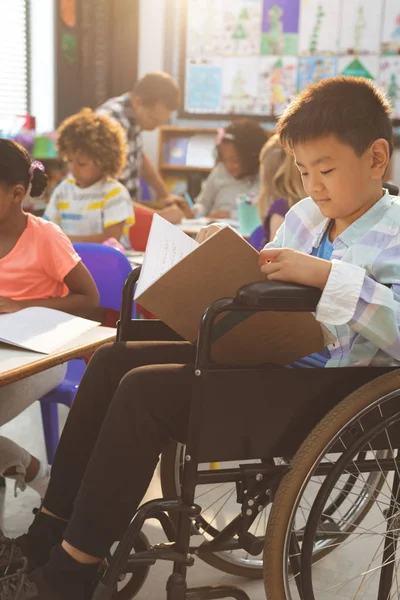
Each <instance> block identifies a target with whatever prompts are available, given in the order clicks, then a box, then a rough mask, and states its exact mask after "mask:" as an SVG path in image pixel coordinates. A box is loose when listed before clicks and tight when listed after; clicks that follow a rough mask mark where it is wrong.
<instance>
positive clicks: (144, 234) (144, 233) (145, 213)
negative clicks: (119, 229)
mask: <svg viewBox="0 0 400 600" xmlns="http://www.w3.org/2000/svg"><path fill="white" fill-rule="evenodd" d="M153 215H154V212H153V211H152V210H149V209H148V208H144V207H143V208H142V207H139V206H135V223H134V225H132V227H131V228H130V230H129V242H130V244H131V248H132V250H136V251H137V252H144V251H145V250H146V244H147V238H148V237H149V233H150V227H151V222H152V220H153Z"/></svg>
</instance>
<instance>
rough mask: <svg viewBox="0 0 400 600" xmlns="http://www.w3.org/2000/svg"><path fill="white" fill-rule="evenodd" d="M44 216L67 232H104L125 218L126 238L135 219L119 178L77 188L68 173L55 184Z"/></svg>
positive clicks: (126, 191)
mask: <svg viewBox="0 0 400 600" xmlns="http://www.w3.org/2000/svg"><path fill="white" fill-rule="evenodd" d="M44 218H45V219H48V220H49V221H53V222H54V223H57V225H59V226H60V227H61V229H62V230H63V231H64V233H66V234H67V235H68V236H79V235H82V236H85V235H94V234H96V233H103V231H104V229H105V228H106V227H110V226H111V225H115V224H116V223H121V222H122V221H125V227H124V238H125V237H126V236H127V234H128V232H129V228H130V227H131V226H132V225H133V223H134V222H135V219H134V213H133V206H132V201H131V197H130V195H129V192H128V190H127V189H126V188H125V187H124V186H123V185H122V184H121V183H119V181H117V180H116V179H112V178H107V179H102V180H100V181H97V182H96V183H94V184H93V185H91V186H89V187H87V188H80V187H78V186H77V185H76V184H75V179H74V178H73V177H71V176H70V177H68V178H67V179H64V180H63V181H62V182H61V183H60V184H59V185H58V186H57V187H56V188H55V190H54V192H53V194H52V195H51V198H50V201H49V203H48V205H47V208H46V210H45V213H44Z"/></svg>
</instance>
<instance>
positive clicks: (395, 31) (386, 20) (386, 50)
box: [381, 0, 400, 55]
mask: <svg viewBox="0 0 400 600" xmlns="http://www.w3.org/2000/svg"><path fill="white" fill-rule="evenodd" d="M381 51H382V54H386V55H390V54H400V2H399V0H386V2H385V12H384V17H383V33H382V48H381Z"/></svg>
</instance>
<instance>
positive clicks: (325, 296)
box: [316, 252, 400, 360]
mask: <svg viewBox="0 0 400 600" xmlns="http://www.w3.org/2000/svg"><path fill="white" fill-rule="evenodd" d="M382 254H384V252H383V253H382ZM381 258H383V257H381ZM396 262H397V264H392V263H391V261H390V260H388V261H387V262H385V261H384V260H381V261H380V267H381V268H380V269H379V270H380V271H381V272H380V277H379V279H380V280H381V281H382V283H378V282H377V281H376V280H375V279H374V278H373V277H372V276H371V275H369V274H367V272H366V270H365V269H364V268H362V267H360V266H358V265H354V264H349V263H346V262H343V261H338V260H333V261H332V269H331V272H330V275H329V278H328V281H327V283H326V286H325V288H324V290H323V293H322V296H321V299H320V301H319V304H318V307H317V312H316V317H317V319H318V321H320V322H322V323H325V324H327V325H334V326H338V325H349V326H350V327H351V328H352V329H353V330H354V331H355V332H357V333H358V334H360V335H361V336H362V337H364V338H365V339H367V340H369V341H371V342H373V343H374V344H375V345H376V346H377V347H378V348H380V349H381V350H383V351H384V352H386V353H387V354H389V355H390V356H392V357H393V358H395V359H397V360H400V261H396ZM385 273H386V275H385Z"/></svg>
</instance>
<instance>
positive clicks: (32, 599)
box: [0, 559, 85, 600]
mask: <svg viewBox="0 0 400 600" xmlns="http://www.w3.org/2000/svg"><path fill="white" fill-rule="evenodd" d="M27 568H28V564H27V561H26V560H25V559H24V561H23V565H22V567H21V569H18V571H16V573H14V574H13V575H8V576H7V577H3V579H0V598H1V600H85V588H84V586H83V585H81V586H73V587H71V588H70V589H68V590H66V591H65V592H64V591H63V592H58V591H56V590H55V589H54V588H53V587H52V586H51V585H50V583H49V582H48V580H47V579H46V577H45V575H44V569H43V567H40V568H39V569H36V571H34V572H33V573H31V574H30V575H29V574H28V572H27Z"/></svg>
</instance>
